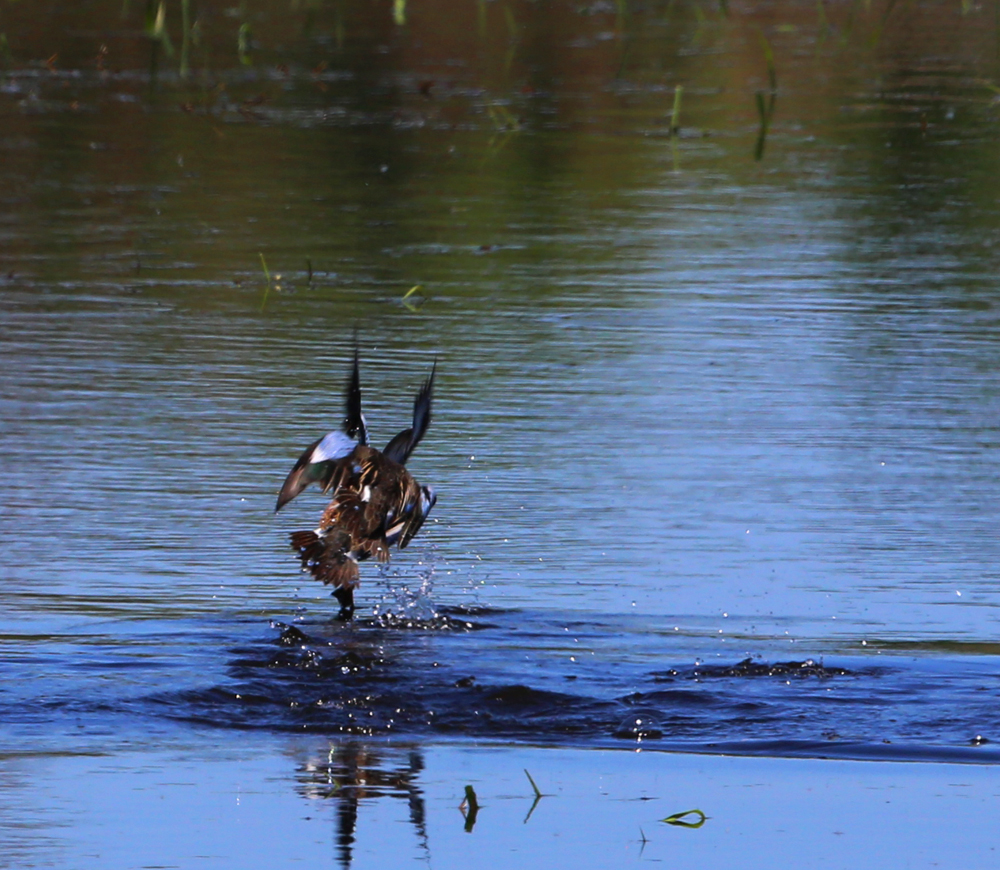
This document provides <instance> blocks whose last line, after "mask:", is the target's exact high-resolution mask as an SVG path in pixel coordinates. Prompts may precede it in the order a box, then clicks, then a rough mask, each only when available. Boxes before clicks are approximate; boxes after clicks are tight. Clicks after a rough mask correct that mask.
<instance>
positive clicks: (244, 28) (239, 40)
mask: <svg viewBox="0 0 1000 870" xmlns="http://www.w3.org/2000/svg"><path fill="white" fill-rule="evenodd" d="M251 35H252V34H251V30H250V24H249V23H248V22H246V21H244V22H243V23H242V24H240V29H239V32H238V33H237V34H236V53H237V54H238V55H239V58H240V63H241V64H242V65H243V66H250V63H251V60H250V37H251Z"/></svg>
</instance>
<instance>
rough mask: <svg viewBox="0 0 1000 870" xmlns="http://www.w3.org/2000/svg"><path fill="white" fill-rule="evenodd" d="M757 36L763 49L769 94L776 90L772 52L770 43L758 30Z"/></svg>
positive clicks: (775, 74)
mask: <svg viewBox="0 0 1000 870" xmlns="http://www.w3.org/2000/svg"><path fill="white" fill-rule="evenodd" d="M757 35H758V36H760V45H761V48H762V49H764V62H765V63H766V64H767V81H768V84H770V86H771V93H772V94H774V93H775V92H776V91H777V90H778V75H777V73H776V72H775V70H774V52H773V51H772V50H771V43H770V42H768V41H767V37H766V36H764V31H763V30H760V29H759V28H758V30H757Z"/></svg>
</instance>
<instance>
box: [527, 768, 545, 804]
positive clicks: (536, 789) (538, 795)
mask: <svg viewBox="0 0 1000 870" xmlns="http://www.w3.org/2000/svg"><path fill="white" fill-rule="evenodd" d="M524 775H525V776H526V777H528V782H530V783H531V787H532V788H533V789H534V790H535V797H539V798H540V797H542V792H541V789H539V788H538V786H537V785H535V781H534V780H533V779H532V778H531V774H530V773H528V768H525V769H524Z"/></svg>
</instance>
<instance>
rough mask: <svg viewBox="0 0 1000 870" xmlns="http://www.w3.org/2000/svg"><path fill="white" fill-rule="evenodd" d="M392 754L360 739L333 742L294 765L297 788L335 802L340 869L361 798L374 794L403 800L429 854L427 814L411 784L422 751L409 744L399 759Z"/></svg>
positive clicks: (348, 857) (348, 855) (347, 862)
mask: <svg viewBox="0 0 1000 870" xmlns="http://www.w3.org/2000/svg"><path fill="white" fill-rule="evenodd" d="M397 754H399V753H397V752H393V751H388V750H383V751H379V750H377V749H374V748H372V747H371V746H369V745H365V744H362V743H356V742H349V743H337V744H333V745H331V746H330V748H329V751H328V752H327V756H326V758H325V759H323V760H321V756H320V757H316V758H313V759H310V760H308V761H305V762H303V763H301V764H300V765H299V767H298V773H297V774H296V781H297V782H298V790H299V791H300V792H301V793H302V794H303V795H305V797H307V798H310V799H312V800H329V801H333V802H334V803H335V805H336V818H337V833H336V844H337V859H338V862H339V864H340V866H341V867H343V868H348V867H350V866H351V862H352V859H353V855H352V852H353V848H354V843H355V839H356V833H357V825H358V814H359V811H360V809H361V805H362V802H364V801H367V800H373V799H376V798H380V797H395V798H403V799H405V800H406V802H407V805H408V806H409V810H410V823H411V824H412V825H413V830H414V832H415V833H416V836H417V842H418V844H419V846H420V849H421V851H422V852H423V853H424V855H425V856H426V857H427V858H428V859H429V858H430V851H429V849H428V845H427V812H426V808H425V806H424V798H423V794H422V793H421V790H420V786H419V785H418V783H417V779H418V777H419V775H420V773H421V772H422V771H423V769H424V760H423V751H422V750H421V749H420V748H418V747H412V748H410V749H409V750H408V751H407V753H406V757H405V761H397V760H396V759H395V758H394V757H393V756H395V755H397Z"/></svg>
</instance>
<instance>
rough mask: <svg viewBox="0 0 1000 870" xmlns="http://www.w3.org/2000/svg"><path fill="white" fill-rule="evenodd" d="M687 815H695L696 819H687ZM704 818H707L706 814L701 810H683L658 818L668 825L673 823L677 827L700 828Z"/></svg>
mask: <svg viewBox="0 0 1000 870" xmlns="http://www.w3.org/2000/svg"><path fill="white" fill-rule="evenodd" d="M687 816H697V817H698V821H696V822H692V821H688V820H687ZM706 819H708V816H706V815H705V814H704V813H703V812H702V811H701V810H685V811H684V812H683V813H674V814H673V815H672V816H667V817H666V818H665V819H660V821H661V822H666V824H668V825H675V826H676V827H678V828H700V827H701V826H702V825H704V824H705V821H706Z"/></svg>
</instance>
